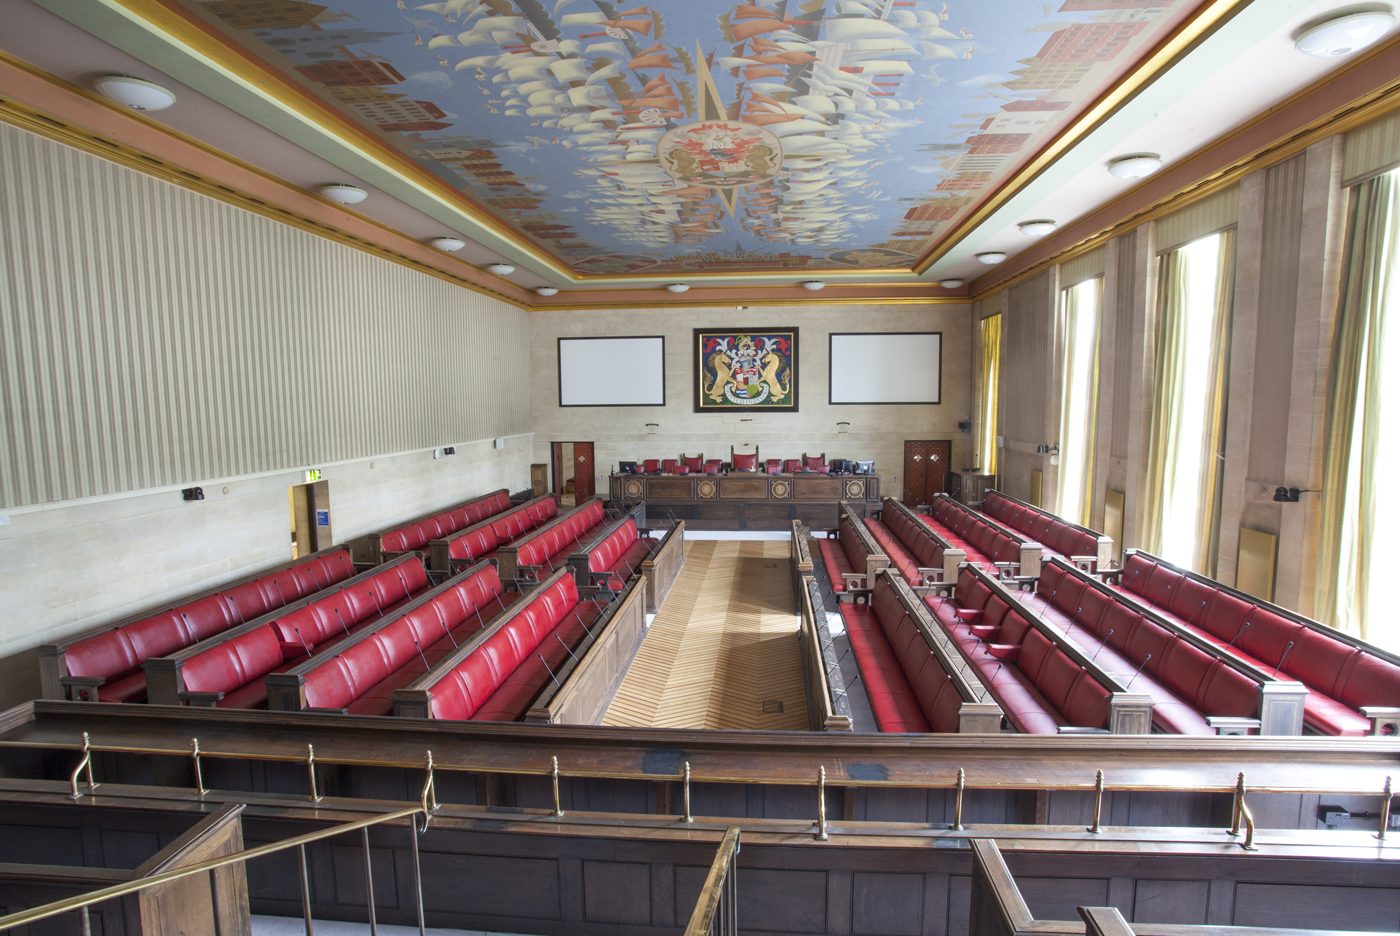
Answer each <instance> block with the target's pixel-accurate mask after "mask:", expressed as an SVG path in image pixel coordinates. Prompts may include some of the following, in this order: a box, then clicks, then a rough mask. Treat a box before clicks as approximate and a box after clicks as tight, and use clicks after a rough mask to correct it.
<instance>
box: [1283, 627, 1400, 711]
mask: <svg viewBox="0 0 1400 936" xmlns="http://www.w3.org/2000/svg"><path fill="white" fill-rule="evenodd" d="M1292 640H1293V642H1294V643H1293V649H1292V651H1290V652H1289V654H1288V659H1287V660H1285V661H1284V664H1283V672H1285V673H1287V674H1288V675H1289V676H1292V677H1294V678H1295V679H1298V680H1300V681H1301V682H1303V683H1304V684H1306V685H1307V686H1308V687H1310V688H1312V689H1316V690H1317V691H1318V692H1321V693H1322V694H1323V695H1328V696H1331V697H1332V698H1334V699H1337V701H1339V702H1342V701H1345V700H1344V699H1341V698H1340V696H1341V695H1342V693H1340V692H1338V691H1337V687H1338V684H1339V683H1342V684H1343V685H1345V682H1343V679H1344V678H1345V677H1350V676H1351V675H1353V673H1352V672H1351V671H1352V668H1353V667H1354V666H1355V665H1356V660H1355V659H1354V657H1358V656H1361V655H1364V654H1365V653H1366V651H1364V650H1362V649H1361V648H1360V647H1353V646H1352V645H1351V644H1348V643H1344V642H1343V641H1340V640H1337V639H1335V638H1333V637H1329V636H1328V635H1326V634H1324V633H1322V632H1321V631H1317V630H1314V629H1312V628H1311V627H1301V628H1299V629H1298V630H1297V631H1296V632H1295V633H1294V634H1293V637H1292ZM1382 662H1384V661H1382ZM1397 688H1400V687H1397ZM1397 694H1400V693H1397ZM1361 704H1364V705H1384V704H1385V703H1382V702H1364V703H1361ZM1352 707H1353V708H1359V707H1360V706H1359V705H1355V704H1353V706H1352Z"/></svg>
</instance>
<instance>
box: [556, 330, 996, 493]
mask: <svg viewBox="0 0 1400 936" xmlns="http://www.w3.org/2000/svg"><path fill="white" fill-rule="evenodd" d="M780 326H784V327H785V326H794V327H796V328H797V329H798V330H799V334H798V381H799V383H798V407H799V409H798V411H797V412H796V413H767V414H765V413H754V414H749V413H724V414H718V413H696V412H694V391H693V389H692V386H693V384H692V382H693V381H694V379H695V376H694V367H695V365H694V361H693V357H694V355H693V353H692V349H691V341H692V338H693V332H692V330H693V329H695V328H736V329H737V328H751V329H761V328H765V327H780ZM900 331H938V332H942V333H943V362H942V368H943V374H942V380H943V387H942V394H943V402H942V403H941V404H938V405H926V406H849V405H847V406H832V405H830V404H829V403H828V402H827V399H828V396H827V393H828V354H829V351H828V335H829V334H830V333H832V332H900ZM623 335H664V336H665V338H666V405H665V406H655V407H587V408H582V407H569V408H561V407H560V406H559V367H558V339H559V338H560V337H601V336H623ZM530 336H531V337H530V368H531V371H532V374H533V377H534V382H533V388H534V391H533V392H534V396H533V401H532V410H533V428H534V432H535V443H534V453H535V461H537V462H543V463H546V464H547V463H548V462H549V452H550V449H549V444H550V443H551V442H593V443H595V445H596V449H595V460H596V465H597V472H598V475H599V477H598V479H597V481H598V490H599V491H600V492H604V493H605V492H606V488H607V485H606V475H607V473H608V471H609V469H610V468H611V467H612V466H615V465H616V464H617V463H618V461H620V460H630V459H635V460H641V459H645V458H675V457H677V456H678V455H680V454H681V453H682V452H685V453H687V454H690V455H695V454H698V453H701V452H703V453H704V455H705V457H706V458H723V459H726V460H728V458H729V447H730V445H731V444H733V446H734V448H735V450H736V451H738V452H752V451H754V449H755V447H757V449H758V451H759V455H760V456H761V457H763V458H797V457H799V456H801V455H802V454H803V452H807V453H809V454H812V455H816V454H819V453H821V452H825V453H826V455H827V458H828V459H832V458H852V459H874V460H875V470H876V471H877V472H879V473H880V474H881V475H882V476H883V482H882V490H883V491H884V492H885V493H887V494H892V495H894V496H896V497H897V496H899V494H900V490H901V488H900V486H899V485H900V480H899V477H898V476H899V475H900V474H901V470H902V463H903V458H904V440H905V439H950V440H952V443H953V464H954V466H962V465H964V464H966V463H967V460H968V459H969V458H971V457H972V452H973V438H972V434H971V433H970V432H960V431H959V430H958V422H959V421H960V420H965V419H970V418H971V415H972V377H973V366H972V313H971V306H970V304H967V303H957V304H930V305H859V306H854V305H853V306H800V305H793V306H776V307H763V308H757V309H750V310H746V311H739V310H737V309H735V308H734V307H732V306H730V307H723V308H674V309H666V308H657V309H639V310H617V311H599V312H594V311H587V312H534V313H532V314H531V322H530ZM617 377H618V379H619V380H625V379H626V375H625V374H619V375H617ZM746 420H751V421H746ZM838 422H849V423H850V427H849V430H848V431H847V432H846V433H844V434H842V433H840V432H838V431H837V425H836V424H837V423H838ZM647 423H657V424H658V425H657V426H656V427H655V430H654V434H648V429H647V425H646V424H647Z"/></svg>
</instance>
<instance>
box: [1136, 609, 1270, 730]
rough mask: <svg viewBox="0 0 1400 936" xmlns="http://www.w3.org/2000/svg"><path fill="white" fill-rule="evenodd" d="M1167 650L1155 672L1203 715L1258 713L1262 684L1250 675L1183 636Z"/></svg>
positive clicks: (1232, 715) (1237, 715) (1246, 716)
mask: <svg viewBox="0 0 1400 936" xmlns="http://www.w3.org/2000/svg"><path fill="white" fill-rule="evenodd" d="M1139 629H1141V628H1139ZM1164 653H1165V658H1164V660H1163V664H1162V666H1161V668H1160V669H1158V670H1157V673H1156V674H1155V675H1156V676H1157V678H1158V679H1159V680H1161V682H1162V683H1163V684H1164V685H1166V686H1167V688H1169V689H1171V690H1172V691H1173V692H1175V693H1176V694H1177V695H1179V696H1181V698H1183V699H1184V700H1186V702H1187V703H1189V704H1190V705H1191V706H1193V707H1194V708H1196V709H1197V710H1198V711H1200V712H1201V713H1202V714H1204V715H1219V716H1229V717H1232V718H1254V717H1256V716H1257V715H1258V713H1259V689H1258V684H1257V683H1255V682H1254V680H1252V679H1250V678H1249V677H1248V676H1246V675H1244V674H1243V673H1241V672H1239V671H1237V670H1234V669H1231V668H1230V667H1229V666H1228V665H1226V663H1225V662H1224V661H1223V660H1220V659H1218V658H1216V657H1213V656H1211V655H1210V654H1208V653H1206V652H1205V651H1203V650H1198V649H1197V648H1196V647H1194V646H1192V645H1191V644H1189V643H1187V642H1186V641H1184V640H1181V639H1179V638H1178V639H1176V640H1174V641H1173V642H1172V643H1171V644H1170V645H1169V646H1168V647H1167V648H1166V649H1165V651H1164ZM1153 663H1156V658H1154V659H1153ZM1148 665H1149V666H1151V665H1152V664H1148Z"/></svg>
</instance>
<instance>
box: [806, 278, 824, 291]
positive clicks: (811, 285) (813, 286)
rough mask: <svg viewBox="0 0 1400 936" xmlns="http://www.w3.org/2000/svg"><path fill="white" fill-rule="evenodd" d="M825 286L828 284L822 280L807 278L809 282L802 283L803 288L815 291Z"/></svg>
mask: <svg viewBox="0 0 1400 936" xmlns="http://www.w3.org/2000/svg"><path fill="white" fill-rule="evenodd" d="M824 286H826V284H825V283H823V282H822V281H821V280H807V282H805V283H803V284H802V288H803V289H810V290H812V291H814V292H815V291H816V290H818V289H821V288H823V287H824Z"/></svg>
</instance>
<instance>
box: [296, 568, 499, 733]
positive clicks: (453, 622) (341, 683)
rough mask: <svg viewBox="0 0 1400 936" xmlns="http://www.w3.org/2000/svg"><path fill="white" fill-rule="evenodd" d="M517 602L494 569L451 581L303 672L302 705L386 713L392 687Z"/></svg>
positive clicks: (389, 708) (410, 678) (423, 669)
mask: <svg viewBox="0 0 1400 936" xmlns="http://www.w3.org/2000/svg"><path fill="white" fill-rule="evenodd" d="M519 598H520V593H519V592H510V593H505V592H504V591H503V589H502V588H501V580H500V579H499V578H498V577H497V575H496V569H495V567H494V566H490V565H488V566H486V567H484V568H482V569H481V570H479V571H477V572H474V573H472V574H471V575H468V576H462V577H460V578H459V579H457V580H454V581H453V583H452V585H451V587H450V588H447V589H445V590H443V591H442V592H440V593H438V594H437V595H436V596H435V597H434V598H433V599H432V600H430V601H426V602H424V603H423V604H421V605H419V606H418V607H416V608H414V609H413V610H412V611H409V612H408V613H406V614H404V615H403V616H402V617H400V618H398V619H397V620H394V621H391V622H390V623H388V624H387V625H385V626H384V627H383V628H381V629H380V630H378V631H375V632H374V633H373V634H371V635H369V636H368V637H366V638H365V639H364V640H361V641H358V642H356V643H355V644H353V645H351V646H349V647H347V648H345V650H344V651H343V652H341V653H338V654H336V655H335V656H334V657H331V658H330V659H328V660H325V661H323V662H322V663H320V664H319V665H317V666H316V667H315V668H314V669H312V670H310V671H308V672H306V673H304V674H303V676H304V679H305V683H304V688H305V691H306V704H307V706H308V707H310V708H348V709H349V711H350V714H352V715H388V714H390V713H391V712H392V711H393V702H392V699H391V697H392V696H393V694H394V690H395V689H401V688H403V687H404V686H407V685H408V684H409V683H411V682H413V681H414V680H415V679H417V678H418V677H419V676H421V675H423V673H425V672H427V667H428V666H432V665H433V664H434V663H436V662H437V661H438V660H441V659H442V658H443V657H445V656H447V654H449V653H451V652H452V650H453V649H455V647H456V646H460V645H461V644H462V643H463V642H464V641H466V640H467V639H468V638H470V637H471V636H472V635H473V634H475V633H476V632H477V631H478V630H480V629H481V628H482V627H485V626H487V625H489V624H490V623H491V621H493V620H494V619H495V618H497V617H498V616H500V615H501V614H502V613H503V612H504V611H505V610H506V609H507V608H509V607H510V606H511V605H512V604H514V603H515V602H516V601H517V600H518V599H519ZM414 641H417V644H416V645H415V643H414ZM420 648H421V649H422V651H423V652H422V654H421V655H420V654H419V649H420ZM425 658H426V661H427V666H425V665H424V659H425Z"/></svg>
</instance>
